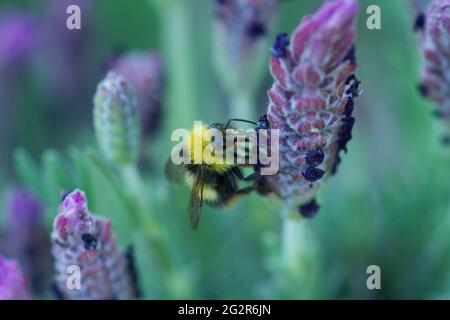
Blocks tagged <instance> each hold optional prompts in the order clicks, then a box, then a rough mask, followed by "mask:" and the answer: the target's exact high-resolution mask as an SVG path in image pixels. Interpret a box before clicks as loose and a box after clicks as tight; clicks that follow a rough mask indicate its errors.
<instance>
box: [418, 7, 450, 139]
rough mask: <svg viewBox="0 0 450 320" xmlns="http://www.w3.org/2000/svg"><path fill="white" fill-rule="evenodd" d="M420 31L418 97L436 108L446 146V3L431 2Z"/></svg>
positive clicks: (449, 119)
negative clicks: (421, 96)
mask: <svg viewBox="0 0 450 320" xmlns="http://www.w3.org/2000/svg"><path fill="white" fill-rule="evenodd" d="M424 19H425V24H424V28H423V30H422V45H421V47H422V55H423V57H424V62H423V65H422V70H421V85H420V86H419V89H420V91H421V93H422V94H423V95H424V96H426V97H427V98H428V99H429V100H431V101H433V102H435V104H436V106H437V111H436V115H437V116H439V117H440V118H442V120H443V122H444V124H445V126H446V129H447V130H448V132H447V136H446V137H444V140H445V141H446V142H448V143H450V68H449V64H450V0H435V1H433V2H432V3H431V4H430V6H429V7H428V10H427V12H426V14H425V16H424Z"/></svg>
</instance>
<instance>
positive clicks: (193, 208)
mask: <svg viewBox="0 0 450 320" xmlns="http://www.w3.org/2000/svg"><path fill="white" fill-rule="evenodd" d="M199 195H200V196H199ZM202 204H203V176H202V174H200V175H199V176H198V177H197V179H196V180H195V182H194V184H193V185H192V192H191V200H190V202H189V218H190V219H191V227H192V229H194V230H195V229H197V227H198V223H199V222H200V215H201V213H202Z"/></svg>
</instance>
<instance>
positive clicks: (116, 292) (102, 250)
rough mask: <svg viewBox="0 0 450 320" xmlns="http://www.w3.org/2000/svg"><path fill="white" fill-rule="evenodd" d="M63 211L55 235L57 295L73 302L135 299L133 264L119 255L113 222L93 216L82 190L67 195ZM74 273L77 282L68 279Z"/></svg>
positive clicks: (59, 215)
mask: <svg viewBox="0 0 450 320" xmlns="http://www.w3.org/2000/svg"><path fill="white" fill-rule="evenodd" d="M60 210H61V211H60V212H59V213H58V215H57V216H56V218H55V222H54V230H53V233H52V244H53V248H52V249H53V250H52V253H53V256H54V258H55V268H56V272H57V276H56V279H55V282H56V286H55V287H56V290H57V293H58V295H59V296H61V298H64V299H71V300H74V299H95V300H104V299H132V298H136V297H137V292H138V289H137V284H136V283H134V281H133V279H134V275H133V273H132V271H133V270H131V269H130V263H131V262H130V261H128V259H127V257H126V255H125V254H123V253H122V252H120V251H119V248H118V246H117V243H116V238H115V236H114V234H113V233H112V230H111V221H110V220H108V219H106V218H103V217H99V216H95V215H93V214H91V213H90V212H89V210H88V207H87V199H86V195H85V194H84V192H83V191H80V190H75V191H73V192H71V193H69V194H68V195H66V196H65V198H64V199H63V201H62V204H61V208H60ZM70 270H72V271H70ZM73 270H75V271H76V270H79V280H78V282H77V280H76V279H75V278H69V277H71V276H72V273H71V272H73ZM71 279H72V280H73V281H72V282H71ZM77 283H78V284H77ZM68 284H70V287H69V286H68Z"/></svg>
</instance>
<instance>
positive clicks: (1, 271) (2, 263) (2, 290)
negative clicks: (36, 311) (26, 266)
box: [0, 255, 31, 300]
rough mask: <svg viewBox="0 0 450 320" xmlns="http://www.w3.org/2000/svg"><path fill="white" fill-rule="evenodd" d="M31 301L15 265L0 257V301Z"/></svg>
mask: <svg viewBox="0 0 450 320" xmlns="http://www.w3.org/2000/svg"><path fill="white" fill-rule="evenodd" d="M28 299H31V296H30V294H29V293H28V289H27V286H26V281H25V278H24V277H23V275H22V273H21V271H20V270H19V267H18V265H17V263H16V262H15V261H13V260H8V259H6V258H5V257H3V256H1V255H0V300H28Z"/></svg>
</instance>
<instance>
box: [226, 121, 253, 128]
mask: <svg viewBox="0 0 450 320" xmlns="http://www.w3.org/2000/svg"><path fill="white" fill-rule="evenodd" d="M233 121H236V122H246V123H250V124H253V125H255V126H256V125H257V123H256V122H254V121H250V120H245V119H230V120H228V122H227V124H226V125H225V130H226V129H228V127H229V126H230V124H231V123H232V122H233Z"/></svg>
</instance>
